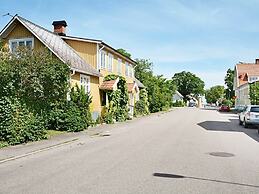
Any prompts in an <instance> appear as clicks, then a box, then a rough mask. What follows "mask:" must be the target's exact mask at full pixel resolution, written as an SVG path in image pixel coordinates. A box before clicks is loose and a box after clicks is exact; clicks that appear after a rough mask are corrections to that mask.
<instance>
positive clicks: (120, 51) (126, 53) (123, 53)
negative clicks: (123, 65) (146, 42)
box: [117, 48, 131, 58]
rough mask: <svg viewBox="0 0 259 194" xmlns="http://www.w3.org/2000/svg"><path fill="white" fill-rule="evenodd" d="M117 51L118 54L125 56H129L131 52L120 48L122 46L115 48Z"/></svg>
mask: <svg viewBox="0 0 259 194" xmlns="http://www.w3.org/2000/svg"><path fill="white" fill-rule="evenodd" d="M117 51H118V52H119V53H120V54H122V55H124V56H126V57H129V58H130V57H131V54H130V53H129V52H127V51H126V50H124V49H122V48H119V49H117Z"/></svg>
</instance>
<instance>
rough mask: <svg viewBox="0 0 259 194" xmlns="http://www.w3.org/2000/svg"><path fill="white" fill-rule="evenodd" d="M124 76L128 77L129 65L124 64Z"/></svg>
mask: <svg viewBox="0 0 259 194" xmlns="http://www.w3.org/2000/svg"><path fill="white" fill-rule="evenodd" d="M125 75H126V76H129V63H128V62H125Z"/></svg>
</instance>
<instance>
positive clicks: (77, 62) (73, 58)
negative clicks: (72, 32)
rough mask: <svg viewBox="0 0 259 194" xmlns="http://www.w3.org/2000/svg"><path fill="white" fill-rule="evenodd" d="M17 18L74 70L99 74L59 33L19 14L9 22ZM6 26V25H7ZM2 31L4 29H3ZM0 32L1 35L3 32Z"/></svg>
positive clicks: (94, 74)
mask: <svg viewBox="0 0 259 194" xmlns="http://www.w3.org/2000/svg"><path fill="white" fill-rule="evenodd" d="M15 20H18V21H19V22H20V23H21V24H23V25H24V26H25V27H26V28H27V29H28V30H29V31H30V32H31V33H32V34H33V35H34V36H36V37H37V38H38V39H39V40H40V41H41V42H42V43H43V44H44V45H45V46H46V47H48V48H49V49H50V50H51V51H52V52H53V53H54V54H55V55H56V56H57V57H58V58H59V59H60V60H61V61H63V62H64V63H67V64H69V65H70V67H71V68H72V69H74V70H75V71H78V72H81V73H86V74H89V75H93V76H98V77H99V76H101V74H100V73H99V71H97V70H96V69H94V68H93V67H92V66H91V65H90V64H87V63H86V62H85V61H84V59H82V58H81V57H80V56H79V55H78V54H77V53H76V51H75V50H74V49H73V48H72V47H70V46H69V45H68V44H67V43H66V42H65V41H64V40H62V38H61V37H60V36H59V35H56V34H55V33H53V32H51V31H49V30H47V29H45V28H43V27H41V26H38V25H37V24H34V23H32V22H30V21H28V20H26V19H24V18H22V17H20V16H15V17H14V18H13V20H12V21H11V22H10V23H12V22H14V21H15ZM7 27H8V26H7ZM3 31H4V30H3ZM3 31H2V32H1V35H2V33H3Z"/></svg>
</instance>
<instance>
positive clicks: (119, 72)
mask: <svg viewBox="0 0 259 194" xmlns="http://www.w3.org/2000/svg"><path fill="white" fill-rule="evenodd" d="M117 72H118V74H119V75H121V74H122V60H121V59H120V58H118V66H117Z"/></svg>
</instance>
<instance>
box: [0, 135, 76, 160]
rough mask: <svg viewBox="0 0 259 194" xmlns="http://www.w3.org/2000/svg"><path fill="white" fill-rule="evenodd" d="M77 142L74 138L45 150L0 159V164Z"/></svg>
mask: <svg viewBox="0 0 259 194" xmlns="http://www.w3.org/2000/svg"><path fill="white" fill-rule="evenodd" d="M77 140H79V138H74V139H72V140H68V141H64V142H61V143H58V144H55V145H51V146H47V147H45V148H41V149H38V150H34V151H31V152H28V153H25V154H21V155H18V156H12V157H9V158H6V159H1V160H0V164H3V163H5V162H9V161H12V160H17V159H20V158H24V157H27V156H31V155H34V154H37V153H40V152H44V151H47V150H51V149H54V148H57V147H61V146H63V145H67V144H70V143H73V142H75V141H77Z"/></svg>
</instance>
